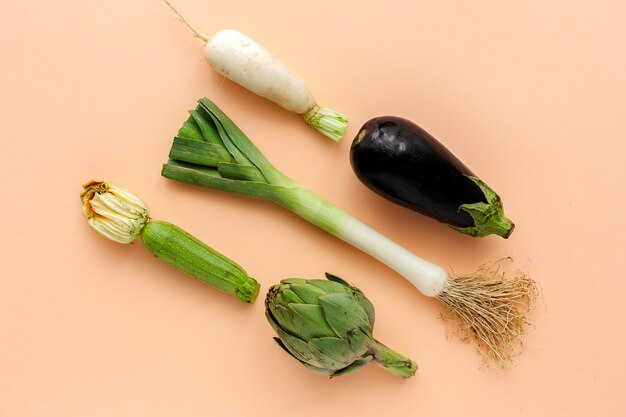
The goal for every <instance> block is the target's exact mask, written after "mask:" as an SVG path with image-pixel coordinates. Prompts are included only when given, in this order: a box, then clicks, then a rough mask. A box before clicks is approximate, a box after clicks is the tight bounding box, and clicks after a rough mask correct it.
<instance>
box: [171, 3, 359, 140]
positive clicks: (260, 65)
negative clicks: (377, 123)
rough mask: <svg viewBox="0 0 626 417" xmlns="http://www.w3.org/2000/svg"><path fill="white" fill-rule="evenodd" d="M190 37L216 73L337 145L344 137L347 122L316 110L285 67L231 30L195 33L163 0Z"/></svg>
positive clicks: (310, 97) (336, 114) (304, 88)
mask: <svg viewBox="0 0 626 417" xmlns="http://www.w3.org/2000/svg"><path fill="white" fill-rule="evenodd" d="M163 1H164V2H165V4H167V5H168V6H169V7H170V8H171V9H172V10H173V11H174V13H176V15H177V16H178V17H179V18H180V19H181V20H182V22H183V23H184V24H185V25H186V26H187V27H188V28H189V29H191V31H192V32H193V34H194V36H195V37H197V38H199V39H202V40H203V41H205V42H206V46H205V47H204V57H205V58H206V60H207V62H208V63H209V65H210V66H211V67H212V68H213V69H214V70H215V71H217V72H218V73H220V74H221V75H223V76H224V77H226V78H228V79H229V80H232V81H234V82H236V83H237V84H240V85H241V86H243V87H245V88H247V89H248V90H250V91H252V92H253V93H256V94H258V95H260V96H261V97H265V98H267V99H269V100H271V101H273V102H274V103H276V104H278V105H279V106H281V107H283V108H284V109H286V110H289V111H290V112H293V113H296V114H299V115H301V116H302V117H303V118H304V121H305V122H306V123H307V124H309V125H310V126H312V127H314V128H315V129H317V130H318V131H320V132H321V133H322V134H324V135H326V136H328V137H329V138H331V139H333V140H335V141H339V140H341V138H342V137H343V135H344V134H345V133H346V129H347V126H348V118H347V117H346V116H345V115H344V114H341V113H339V112H336V111H334V110H332V109H329V108H327V107H320V106H319V105H318V104H317V103H316V101H315V98H314V97H313V94H311V91H310V90H309V88H308V87H307V86H306V85H305V84H304V82H303V81H302V80H301V79H300V78H299V77H298V76H297V75H296V74H294V73H293V72H291V71H290V70H289V68H287V66H286V65H285V64H283V63H282V62H281V61H279V60H278V59H277V58H276V57H275V56H274V55H272V53H270V52H269V51H268V50H267V49H265V48H264V47H263V46H261V45H259V44H258V43H257V42H255V41H254V40H253V39H251V38H249V37H248V36H246V35H244V34H243V33H241V32H238V31H236V30H232V29H223V30H220V31H218V32H216V33H215V34H213V35H212V36H209V35H206V34H204V33H202V32H200V31H199V30H197V29H196V28H195V27H194V26H193V25H191V24H190V23H189V21H188V20H187V19H186V18H185V17H184V16H183V15H182V14H181V13H180V12H179V11H178V10H177V9H176V8H175V7H174V6H173V5H172V4H171V3H170V2H169V1H168V0H163Z"/></svg>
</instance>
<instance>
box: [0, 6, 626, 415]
mask: <svg viewBox="0 0 626 417" xmlns="http://www.w3.org/2000/svg"><path fill="white" fill-rule="evenodd" d="M177 3H178V5H179V6H180V8H181V9H182V10H183V11H184V12H185V13H186V14H187V15H188V16H189V18H190V19H191V20H192V21H193V22H195V23H196V24H197V25H198V26H200V27H201V28H203V29H204V30H206V31H216V30H218V29H221V28H225V27H232V28H236V29H239V30H241V31H243V32H245V33H247V34H249V35H250V36H252V37H253V38H256V39H257V40H258V41H259V42H261V43H262V44H264V45H266V46H267V47H269V49H271V50H272V51H274V52H275V53H276V55H278V56H279V57H281V58H282V59H283V60H284V61H285V62H286V63H288V64H289V65H290V66H291V67H292V68H293V69H294V70H296V72H297V73H299V75H300V76H301V77H302V78H303V79H304V80H306V82H307V84H309V86H310V87H311V89H312V90H313V91H314V93H315V94H316V96H317V98H318V100H319V102H320V103H321V104H324V105H328V106H332V107H334V108H337V109H340V110H343V111H345V112H346V113H348V114H349V115H350V117H351V121H352V124H351V125H350V129H349V133H348V135H347V138H346V140H344V141H343V142H342V143H341V144H339V145H337V144H334V143H332V142H331V141H328V140H326V139H325V138H323V137H322V136H319V135H317V134H316V133H314V132H313V131H312V130H310V129H307V128H306V127H305V125H304V124H303V123H301V122H300V121H299V120H298V118H297V117H295V116H293V115H291V114H289V113H287V112H285V111H282V110H281V109H280V108H278V107H277V106H275V105H273V104H271V103H269V102H267V101H265V100H263V99H261V98H258V97H256V96H253V95H252V94H250V93H248V92H247V91H245V90H244V89H242V88H241V87H239V86H237V85H234V84H233V83H231V82H229V81H224V80H223V79H222V77H220V76H218V75H217V74H216V73H214V72H213V71H212V70H210V68H209V67H208V66H207V65H206V63H205V62H204V60H203V56H202V43H201V42H200V41H198V40H197V39H194V38H192V36H191V35H190V33H189V32H188V31H187V29H186V28H185V27H183V26H182V25H181V24H180V23H179V22H178V21H177V20H176V19H175V18H174V17H173V15H172V14H171V13H170V12H169V11H168V10H167V9H166V8H165V7H164V6H163V5H162V4H161V3H160V2H159V1H158V0H141V1H132V2H127V1H121V0H115V1H96V0H81V1H78V0H72V1H70V0H65V1H57V2H47V1H35V2H19V1H4V2H3V5H2V12H1V13H0V31H1V35H2V36H1V37H0V39H1V41H0V57H2V58H1V59H2V64H1V65H0V114H1V115H2V116H1V118H2V123H0V138H1V140H2V143H3V147H2V165H1V172H2V175H0V192H1V195H2V198H1V200H2V203H1V208H0V210H1V213H2V216H0V230H1V231H2V238H1V242H2V243H1V251H2V262H0V276H1V279H0V416H2V417H39V416H46V417H57V416H63V417H74V416H90V417H98V416H152V417H157V416H209V415H211V416H228V415H232V416H254V415H258V416H270V415H272V416H290V415H299V416H322V415H360V416H379V415H388V416H395V415H400V414H401V413H403V414H404V413H408V414H407V415H415V416H431V417H432V416H458V415H476V416H477V415H480V416H485V417H486V416H503V415H506V416H551V417H554V416H591V415H598V416H599V415H602V416H620V415H625V413H626V406H625V405H624V403H623V394H624V392H625V391H626V387H625V383H624V372H625V371H626V366H625V365H626V363H625V355H624V352H626V339H625V336H624V331H623V330H624V320H625V319H626V316H625V314H624V307H623V305H624V294H625V292H626V281H625V280H624V275H625V273H626V270H625V268H624V262H623V258H624V243H623V239H624V236H625V235H624V233H625V232H626V230H625V227H624V205H625V203H626V200H625V198H624V182H625V181H626V168H625V166H624V155H625V151H626V146H625V145H624V143H625V142H624V140H625V139H626V123H625V120H624V117H625V116H626V101H625V100H626V98H625V97H626V75H625V74H626V26H624V20H625V18H626V6H624V2H623V1H617V0H616V1H610V0H601V1H596V2H590V1H564V0H563V1H561V0H557V1H535V0H532V1H525V2H519V1H515V2H513V1H501V0H497V1H496V0H488V1H482V2H461V1H457V2H451V1H422V2H409V1H385V2H373V1H368V2H363V1H330V0H318V1H316V2H313V3H306V4H305V3H302V2H295V1H288V0H267V1H263V2H260V1H259V2H252V1H243V0H233V1H228V2H210V1H195V0H178V1H177ZM203 95H206V96H209V97H210V98H212V99H213V100H214V101H216V102H217V103H218V104H219V105H220V106H221V107H222V108H223V109H224V110H225V111H226V113H228V114H229V115H230V116H232V118H233V119H234V120H235V121H236V122H237V123H238V124H239V126H240V127H241V128H242V129H243V130H244V131H245V132H247V133H248V134H249V136H250V137H251V138H253V140H254V141H255V142H256V143H257V144H258V145H259V147H260V148H261V149H262V150H263V151H264V152H265V153H266V154H267V155H268V157H269V158H270V160H272V161H273V162H274V163H275V164H276V165H277V166H278V167H280V168H282V169H283V170H284V171H285V172H287V173H289V174H290V175H292V176H293V177H294V178H296V179H298V180H300V181H301V182H302V183H303V184H305V185H307V186H309V187H310V188H312V189H313V190H316V191H318V192H319V193H320V194H322V195H324V196H325V197H327V198H328V199H330V200H331V201H334V202H336V203H337V204H338V205H339V206H340V207H342V208H345V209H346V210H347V211H349V212H351V213H354V214H355V215H357V216H358V217H360V218H361V219H363V220H365V221H366V222H368V223H369V224H371V225H373V226H374V227H375V228H377V229H379V230H381V231H382V232H384V233H386V234H388V235H389V236H391V237H392V238H394V239H396V240H397V241H398V242H399V243H401V244H403V245H405V246H406V247H408V248H410V249H411V250H413V251H415V252H416V253H418V254H420V255H422V256H424V257H426V258H428V259H431V260H433V261H435V262H438V263H441V264H443V265H446V266H447V267H449V268H453V269H454V270H455V271H456V272H470V271H473V270H474V269H475V268H476V267H478V266H479V265H480V264H482V263H484V262H487V261H489V260H494V259H497V258H501V257H506V256H513V257H514V258H515V260H516V264H517V265H518V266H519V267H521V268H523V269H524V270H526V271H528V272H530V273H532V274H533V275H534V277H535V278H536V279H537V280H538V281H540V282H541V285H542V287H543V293H544V297H545V303H544V304H543V305H542V306H541V307H540V308H539V309H538V310H537V311H536V312H535V313H534V314H533V320H534V322H535V329H534V330H532V331H531V333H530V334H529V337H528V347H527V349H526V351H525V352H524V354H523V356H522V357H521V358H520V360H519V362H518V365H517V366H516V367H515V368H514V369H512V370H510V371H507V372H501V371H494V370H484V369H483V370H481V369H479V360H478V356H477V355H476V354H475V353H474V351H473V350H472V348H471V347H470V346H468V345H465V344H463V343H460V342H458V341H453V342H448V341H446V339H445V337H444V329H445V325H444V324H443V323H442V322H441V321H439V320H438V319H437V315H438V314H439V313H440V311H441V310H440V307H439V304H438V303H437V302H436V301H433V300H428V299H425V298H424V297H422V296H421V295H420V294H419V293H418V292H417V291H416V290H414V289H413V287H411V285H410V284H408V283H407V282H405V281H403V280H402V279H401V278H400V277H399V276H397V275H395V274H394V273H393V272H391V271H390V270H388V269H386V268H385V267H384V266H382V265H381V264H379V263H377V262H375V261H374V260H372V259H370V258H368V257H367V256H365V255H363V254H361V253H359V252H358V251H356V250H355V249H352V248H351V247H349V246H347V245H346V244H343V243H341V242H339V241H337V240H336V239H334V238H332V237H330V236H328V235H326V234H324V233H322V232H320V231H318V230H316V229H314V228H313V227H312V226H309V225H308V224H306V223H305V222H303V221H301V220H300V219H298V218H296V217H295V216H293V215H291V214H289V213H287V212H285V211H283V210H281V209H279V208H278V207H275V206H272V205H270V204H269V203H264V202H258V201H252V200H249V199H245V198H241V197H236V196H232V195H226V194H219V193H216V192H211V191H208V190H202V189H196V188H192V187H189V186H185V185H182V184H177V183H173V182H170V181H167V180H165V179H163V178H161V177H160V176H159V170H160V165H161V163H162V162H164V161H165V159H166V157H167V153H168V150H169V146H170V142H171V138H172V136H173V134H174V133H175V132H176V129H177V128H178V126H179V125H180V123H181V122H182V120H183V119H184V118H185V115H186V110H187V109H189V108H191V107H193V106H194V103H195V100H196V99H197V98H199V97H201V96H203ZM383 114H394V115H400V116H404V117H407V118H410V119H412V120H414V121H416V122H418V123H419V124H420V125H422V126H423V127H424V128H426V129H427V130H429V131H430V132H431V133H433V134H434V135H435V136H436V137H437V138H439V139H440V140H441V141H442V142H444V143H445V144H446V145H447V146H448V147H449V148H450V149H451V150H453V151H454V152H455V154H456V155H458V156H459V157H460V158H461V159H462V160H464V161H465V162H466V163H467V164H468V165H469V166H470V167H471V168H472V169H473V170H474V171H475V172H476V173H478V174H479V175H480V176H481V177H482V178H483V179H484V180H486V181H487V182H488V183H489V184H491V185H492V186H493V187H494V188H495V189H496V190H497V191H498V192H499V193H500V195H501V196H502V197H503V199H504V201H505V205H506V210H507V213H508V214H509V215H510V217H511V218H513V219H514V220H515V222H516V223H517V229H516V231H515V233H514V234H513V235H512V237H511V239H509V240H508V241H505V240H502V239H500V238H497V237H488V238H484V239H481V240H473V239H471V238H468V237H465V236H463V235H460V234H457V233H456V232H454V231H452V230H449V229H447V228H446V227H444V226H441V225H439V224H437V223H436V222H435V221H433V220H429V219H427V218H425V217H422V216H420V215H418V214H416V213H413V212H410V211H408V210H405V209H402V208H400V207H397V206H394V205H392V204H391V203H388V202H386V201H384V200H382V199H381V198H379V197H377V196H376V195H374V194H373V193H371V192H369V191H368V190H367V189H365V188H364V187H363V186H362V185H361V184H360V183H359V182H358V181H357V180H356V178H355V177H354V175H353V174H352V172H351V169H350V166H349V163H348V150H349V147H350V142H351V139H352V137H353V136H354V135H355V133H356V132H357V130H358V128H359V127H360V125H361V124H362V123H363V122H364V121H366V120H367V119H369V118H371V117H374V116H377V115H383ZM91 178H97V179H107V180H114V181H117V182H120V183H122V184H124V185H126V186H127V187H128V188H130V189H132V190H134V191H135V192H136V193H137V194H139V195H140V196H141V197H142V198H143V199H144V200H145V201H146V202H147V203H148V204H149V205H150V206H151V208H152V213H153V216H154V217H155V218H159V219H164V220H169V221H172V222H175V223H177V224H178V225H180V226H181V227H183V228H185V229H187V230H189V231H190V232H192V233H193V234H195V235H196V236H198V237H200V238H202V239H203V240H205V241H206V242H208V243H209V244H211V245H212V246H213V247H215V248H216V249H218V250H220V251H222V252H223V253H224V254H226V255H228V256H230V257H232V258H234V259H236V260H237V261H238V262H239V263H241V264H242V265H243V266H244V267H245V268H246V269H247V270H248V272H249V273H250V274H251V275H253V276H255V277H256V278H257V279H258V280H259V281H260V282H261V283H262V285H263V294H264V291H265V290H267V288H268V287H269V286H270V285H271V284H273V283H276V282H277V281H278V280H280V279H281V278H285V277H288V276H300V277H310V278H313V277H321V276H322V274H323V272H324V271H332V272H334V273H336V274H338V275H340V276H343V277H344V278H346V279H348V280H350V281H353V282H355V283H356V284H358V286H359V287H361V288H362V289H363V290H364V291H365V293H366V294H367V295H368V296H369V297H370V298H371V300H372V301H373V303H374V304H375V306H376V307H377V327H376V335H377V337H378V338H380V339H381V340H383V341H384V342H386V343H387V344H389V345H390V346H392V347H394V348H396V349H397V350H398V351H400V352H403V353H405V354H406V355H408V356H410V357H412V358H414V359H415V360H417V361H418V362H419V364H420V369H419V372H418V374H417V376H416V377H415V378H412V379H410V380H406V381H403V380H400V379H397V378H395V377H394V376H392V375H391V374H388V373H386V372H384V371H383V370H381V369H379V368H377V367H375V366H373V365H372V366H369V367H367V368H366V369H363V370H362V371H360V372H358V373H354V374H351V375H348V376H345V377H342V378H339V379H336V380H328V379H327V378H325V377H323V376H320V375H317V374H314V373H311V372H309V371H308V370H306V369H305V368H304V367H302V366H300V365H298V364H297V363H296V362H295V361H293V360H292V359H290V358H289V357H288V356H287V355H286V354H284V353H283V352H282V351H281V350H280V349H279V348H278V347H277V346H276V345H275V344H274V342H273V341H272V336H273V334H272V330H271V328H270V327H269V325H268V324H267V323H266V321H265V318H264V317H263V303H262V297H261V298H260V299H259V301H258V302H257V303H255V304H254V305H252V306H247V305H244V304H242V303H239V302H238V301H237V300H236V299H235V298H233V297H229V296H226V295H223V294H221V293H218V292H217V291H214V290H212V289H211V288H210V287H208V286H205V285H203V284H201V283H199V282H197V281H195V280H193V279H190V278H187V277H185V276H184V275H182V274H180V273H178V272H176V271H174V270H172V269H169V268H168V267H166V266H164V265H161V264H160V263H159V262H157V261H156V260H154V259H153V258H152V257H151V255H149V254H148V253H147V251H146V250H145V249H144V248H143V247H142V246H141V245H140V244H138V245H134V246H122V245H118V244H115V243H113V242H109V241H106V240H105V239H103V238H101V237H100V236H98V235H97V234H96V233H94V232H93V231H92V230H91V229H90V228H89V227H88V226H87V224H86V222H85V221H84V220H83V218H82V216H81V213H80V202H79V198H78V195H79V193H80V191H81V187H80V186H81V184H83V183H84V182H86V181H87V180H89V179H91ZM620 393H621V394H620ZM620 397H621V398H620Z"/></svg>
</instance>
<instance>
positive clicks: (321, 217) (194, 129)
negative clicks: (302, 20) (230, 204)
mask: <svg viewBox="0 0 626 417" xmlns="http://www.w3.org/2000/svg"><path fill="white" fill-rule="evenodd" d="M161 174H162V175H163V176H164V177H166V178H170V179H173V180H177V181H181V182H185V183H188V184H193V185H197V186H201V187H206V188H214V189H218V190H222V191H227V192H231V193H236V194H242V195H247V196H250V197H256V198H262V199H266V200H270V201H273V202H275V203H277V204H279V205H281V206H283V207H285V208H287V209H289V210H290V211H292V212H293V213H295V214H297V215H298V216H300V217H302V218H303V219H305V220H307V221H309V222H310V223H312V224H314V225H316V226H318V227H320V228H321V229H323V230H325V231H327V232H329V233H330V234H332V235H334V236H336V237H338V238H340V239H342V240H344V241H346V242H348V243H350V244H351V245H353V246H355V247H357V248H359V249H361V250H362V251H364V252H366V253H368V254H369V255H371V256H372V257H374V258H376V259H378V260H379V261H381V262H383V263H385V264H386V265H388V266H389V267H390V268H392V269H394V270H395V271H396V272H398V273H399V274H401V275H402V276H404V277H405V278H406V279H407V280H409V281H410V282H411V283H412V284H413V285H414V286H415V287H416V288H417V289H418V290H419V291H420V292H421V293H422V294H424V295H426V296H429V297H435V298H437V299H438V300H439V301H441V302H442V303H443V304H444V305H445V306H446V308H447V311H448V313H449V315H451V316H453V317H455V318H456V319H458V326H457V328H456V329H455V330H456V331H457V333H458V334H459V335H460V336H461V337H463V338H466V339H467V340H472V341H473V342H474V343H475V345H476V346H477V347H478V349H479V352H481V354H482V355H483V358H484V359H486V360H488V361H493V362H495V363H497V364H499V365H501V366H507V365H509V364H510V363H511V360H512V358H513V357H514V356H515V355H516V353H517V350H516V347H517V346H518V344H517V343H516V341H517V339H518V338H519V337H520V336H521V335H522V334H523V332H524V329H525V327H526V325H527V324H528V322H527V319H526V315H527V313H528V312H529V311H530V310H531V309H532V308H533V305H534V300H535V298H536V296H537V287H536V284H535V282H534V281H533V280H532V279H531V278H530V277H527V276H525V275H523V274H521V275H516V276H513V277H510V276H505V275H504V274H503V273H501V272H500V271H488V272H487V271H484V270H482V271H479V273H477V274H472V275H468V276H462V277H454V276H450V275H448V274H447V273H446V271H445V270H444V269H443V268H442V267H440V266H438V265H435V264H433V263H431V262H428V261H426V260H424V259H422V258H420V257H418V256H416V255H414V254H413V253H411V252H409V251H408V250H406V249H404V248H402V247H401V246H400V245H398V244H396V243H395V242H393V241H391V240H390V239H389V238H387V237H385V236H383V235H382V234H380V233H378V232H377V231H375V230H374V229H372V228H370V227H369V226H367V225H366V224H364V223H362V222H360V221H359V220H357V219H355V218H354V217H352V216H350V215H349V214H347V213H345V212H344V211H342V210H341V209H339V208H338V207H336V206H334V205H332V204H331V203H329V202H328V201H326V200H324V199H322V198H321V197H319V196H317V195H316V194H314V193H312V192H311V191H309V190H307V189H306V188H304V187H302V186H301V185H299V184H298V183H297V182H296V181H294V180H292V179H291V178H289V177H287V176H286V175H285V174H283V173H282V172H280V171H279V170H277V169H276V168H274V167H273V166H272V164H271V163H270V162H269V161H268V160H267V159H266V158H265V156H264V155H263V154H262V153H261V152H260V151H259V150H258V149H257V148H256V146H254V144H253V143H252V142H251V141H250V140H249V139H248V138H247V137H246V135H245V134H244V133H243V132H242V131H241V130H240V129H239V128H238V127H237V126H236V125H235V124H234V123H233V122H232V120H230V118H228V116H226V114H224V113H223V112H222V111H221V110H220V109H219V108H218V107H217V106H216V105H215V104H214V103H213V102H211V101H210V100H209V99H207V98H203V99H201V100H200V101H199V104H198V107H197V108H196V109H195V110H192V111H191V112H190V117H189V118H188V119H187V121H186V122H185V123H184V124H183V126H182V127H181V128H180V129H179V131H178V135H177V137H176V138H175V139H174V143H173V145H172V148H171V151H170V160H169V161H168V163H166V164H165V165H164V166H163V170H162V172H161Z"/></svg>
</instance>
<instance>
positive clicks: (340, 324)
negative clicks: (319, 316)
mask: <svg viewBox="0 0 626 417" xmlns="http://www.w3.org/2000/svg"><path fill="white" fill-rule="evenodd" d="M319 304H320V306H321V309H322V310H323V311H324V316H325V317H326V320H327V321H328V324H329V325H330V327H332V328H333V330H334V331H335V333H337V335H340V336H342V337H343V336H345V335H347V334H348V332H349V331H350V330H353V329H355V328H362V329H371V323H370V320H369V317H368V316H367V313H366V312H365V310H364V309H363V307H362V306H361V305H360V304H359V303H358V302H357V300H356V299H355V297H354V296H353V295H351V294H345V293H344V294H341V293H334V294H327V295H325V296H323V297H320V298H319ZM368 333H370V334H371V330H370V331H369V332H368Z"/></svg>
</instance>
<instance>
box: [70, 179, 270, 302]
mask: <svg viewBox="0 0 626 417" xmlns="http://www.w3.org/2000/svg"><path fill="white" fill-rule="evenodd" d="M80 197H81V200H82V202H83V215H84V216H85V218H86V219H87V221H88V222H89V224H90V225H91V226H92V227H93V228H94V229H95V230H96V231H97V232H98V233H100V234H101V235H102V236H104V237H106V238H107V239H110V240H113V241H115V242H118V243H133V242H134V241H135V239H136V238H137V237H138V236H141V241H142V242H143V244H144V246H145V247H146V248H147V249H148V250H149V251H150V252H151V253H152V254H153V255H154V256H156V257H157V258H159V259H160V260H162V261H164V262H166V263H168V264H170V265H172V266H173V267H175V268H176V269H178V270H180V271H182V272H185V273H186V274H188V275H191V276H192V277H194V278H197V279H199V280H200V281H203V282H205V283H207V284H209V285H211V286H212V287H214V288H217V289H218V290H221V291H224V292H226V293H229V294H234V295H235V296H236V297H237V298H238V299H240V300H241V301H243V302H244V303H253V302H254V300H255V299H256V297H257V295H258V293H259V287H260V285H259V283H258V282H257V281H256V280H255V279H254V278H251V277H249V276H248V274H247V273H246V271H244V270H243V268H241V267H240V266H239V265H237V264H236V263H235V262H233V261H231V260H230V259H228V258H227V257H225V256H224V255H222V254H220V253H218V252H216V251H215V250H213V249H211V248H210V247H208V246H207V245H205V244H204V243H202V242H201V241H199V240H198V239H196V238H195V237H193V236H191V235H190V234H188V233H187V232H185V231H184V230H182V229H180V228H179V227H177V226H175V225H173V224H171V223H167V222H163V221H158V220H152V219H151V218H150V213H149V210H148V207H147V206H146V204H145V203H144V202H143V201H142V200H140V199H139V197H137V196H136V195H134V194H133V193H131V192H130V191H128V190H127V189H125V188H124V187H122V186H120V185H118V184H115V183H110V182H102V181H89V182H88V183H87V184H85V185H84V186H83V192H82V194H81V195H80Z"/></svg>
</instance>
